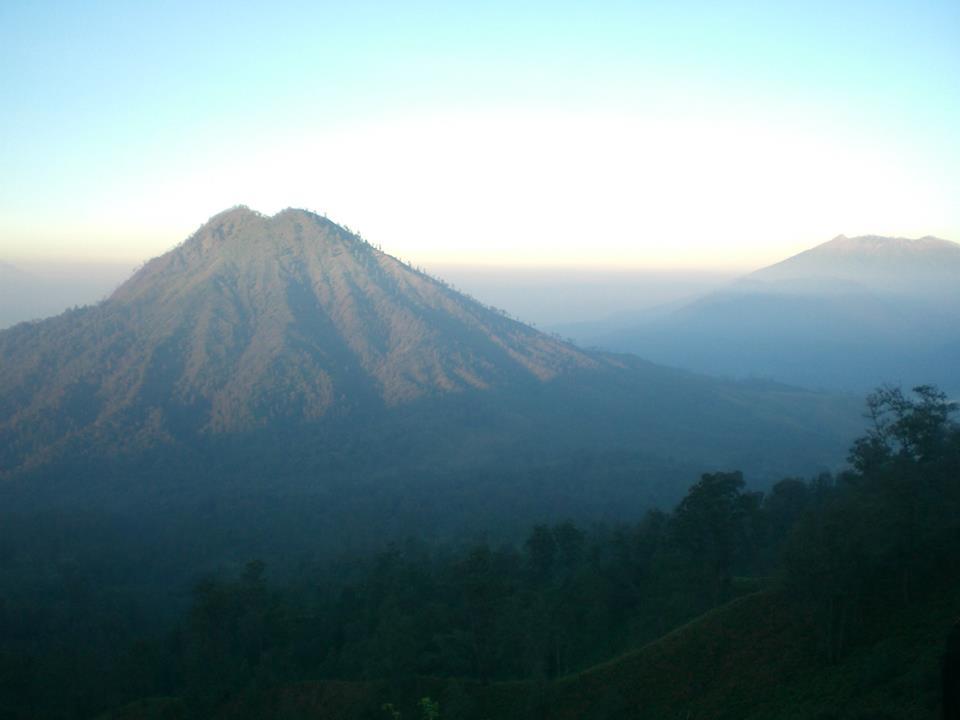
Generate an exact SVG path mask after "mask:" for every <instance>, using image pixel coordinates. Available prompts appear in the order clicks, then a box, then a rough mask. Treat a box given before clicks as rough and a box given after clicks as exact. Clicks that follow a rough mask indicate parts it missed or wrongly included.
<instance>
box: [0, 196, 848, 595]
mask: <svg viewBox="0 0 960 720" xmlns="http://www.w3.org/2000/svg"><path fill="white" fill-rule="evenodd" d="M0 363H2V365H0V367H2V369H3V372H2V374H0V519H2V520H3V521H4V522H6V523H7V524H8V525H10V526H13V525H14V524H15V526H16V527H20V528H32V527H36V528H44V527H54V528H56V527H60V524H59V521H58V520H57V518H59V517H60V516H61V515H62V514H69V515H70V516H71V517H72V518H74V520H73V521H72V522H71V524H70V528H71V530H70V532H75V533H76V535H77V536H78V537H85V536H87V535H89V534H91V533H92V534H95V535H96V536H105V537H112V538H118V537H121V538H122V537H126V536H127V533H128V532H129V528H130V527H131V524H134V525H136V526H137V527H138V528H140V529H141V530H142V531H143V533H144V535H143V537H142V538H141V537H139V536H138V538H137V539H136V541H135V542H131V541H130V540H127V541H124V542H126V543H127V544H128V546H129V547H130V551H131V552H134V549H135V548H136V549H137V550H136V552H139V553H141V554H144V555H149V556H151V557H157V558H161V559H160V560H158V563H159V564H158V566H157V567H155V568H153V569H150V568H148V567H146V566H145V567H144V568H143V572H149V573H152V575H151V579H150V580H149V582H155V581H156V580H155V578H156V577H159V576H162V577H163V578H164V584H165V585H167V586H172V585H173V583H171V581H170V578H171V577H174V576H175V577H177V578H181V579H182V578H185V577H190V576H191V573H194V572H199V571H200V570H203V569H213V568H216V567H222V566H224V565H228V564H230V563H232V562H245V561H246V560H248V559H249V558H250V557H263V558H265V559H267V558H270V559H272V560H273V561H274V563H275V564H280V565H282V564H283V563H288V564H289V563H293V562H295V561H296V558H298V557H300V554H302V553H304V552H309V553H316V554H320V555H323V554H330V553H335V552H341V551H343V552H351V553H354V552H357V551H358V550H359V549H376V548H379V547H380V546H381V545H382V543H383V542H385V541H386V540H388V539H393V538H398V537H399V538H402V537H406V536H408V535H410V534H419V535H428V536H434V537H447V538H450V537H463V536H464V535H465V534H470V533H488V532H490V533H495V536H496V537H501V538H508V537H513V536H514V534H516V533H520V532H524V531H525V530H526V528H527V527H528V526H529V524H530V523H531V522H537V521H542V520H546V519H550V520H553V519H555V518H563V517H570V518H573V519H579V520H582V521H584V522H592V521H596V520H617V519H622V518H626V517H636V516H637V514H638V513H642V512H643V511H644V510H646V509H648V508H650V507H652V506H665V505H669V504H672V503H673V502H676V501H677V500H678V499H679V497H680V496H681V495H682V493H683V492H684V490H685V489H686V488H687V487H688V486H689V484H690V483H691V482H692V481H693V480H695V479H696V478H697V477H698V475H699V473H702V472H708V471H714V470H717V469H734V468H737V469H742V470H743V471H744V472H745V474H746V476H747V477H748V478H749V479H751V481H753V482H755V483H757V484H759V485H763V484H765V483H768V482H770V481H773V480H777V479H780V478H781V477H783V476H785V475H796V474H809V473H815V472H819V471H821V470H824V469H828V468H833V467H836V466H837V465H838V464H840V463H841V462H842V460H843V458H844V452H845V448H846V447H847V446H848V445H849V442H850V440H851V438H853V437H855V436H856V435H857V434H859V432H860V429H861V426H862V419H861V407H862V404H861V401H860V400H859V399H858V398H847V397H834V396H830V395H826V394H820V393H811V392H807V391H799V390H796V389H793V388H789V387H783V386H777V385H770V384H764V383H740V382H727V381H719V380H715V379H711V378H708V377H705V376H698V375H693V374H690V373H687V372H683V371H679V370H673V369H670V368H665V367H661V366H657V365H654V364H652V363H649V362H646V361H643V360H641V359H639V358H637V357H630V356H625V355H610V354H603V353H594V352H586V351H583V350H579V349H577V348H576V347H574V346H572V345H569V344H567V343H564V342H561V341H559V340H556V339H554V338H552V337H549V336H547V335H544V334H543V333H540V332H537V331H536V330H534V329H532V328H530V327H528V326H525V325H523V324H521V323H518V322H516V321H513V320H511V319H509V318H507V317H504V316H503V315H502V314H500V313H498V312H496V311H493V310H491V309H489V308H486V307H484V306H482V305H480V304H479V303H476V302H474V301H473V300H471V299H469V298H467V297H465V296H463V295H460V294H458V293H456V292H454V291H452V290H451V289H449V288H448V287H446V286H445V285H444V284H443V283H442V282H440V281H438V280H434V279H432V278H430V277H428V276H426V275H424V274H422V273H419V272H417V271H416V270H413V269H411V268H410V267H408V266H406V265H404V264H403V263H401V262H399V261H398V260H396V259H395V258H392V257H390V256H389V255H386V254H384V253H382V252H380V251H378V250H376V249H375V248H373V247H371V246H370V245H368V244H367V243H365V242H364V241H362V240H361V239H359V238H358V237H356V236H355V235H353V234H351V233H349V232H348V231H346V230H345V229H343V228H341V227H339V226H337V225H335V224H334V223H332V222H330V221H328V220H326V219H325V218H322V217H319V216H316V215H313V214H310V213H307V212H304V211H300V210H288V211H284V212H281V213H279V214H277V215H275V216H273V217H264V216H261V215H259V214H257V213H255V212H253V211H250V210H247V209H245V208H236V209H234V210H230V211H228V212H225V213H222V214H220V215H218V216H216V217H214V218H213V219H212V220H211V221H210V222H209V223H207V224H206V225H204V226H203V227H202V228H200V230H199V231H198V232H197V233H195V234H194V235H193V236H192V237H191V238H190V239H188V240H187V241H186V242H184V243H183V244H182V245H181V246H179V247H178V248H176V249H174V250H173V251H171V252H170V253H167V254H166V255H164V256H162V257H160V258H157V259H156V260H153V261H151V262H150V263H148V264H147V265H146V266H144V267H143V268H142V270H141V271H140V272H139V273H137V274H136V275H135V276H134V277H133V278H131V279H130V281H129V282H127V283H126V284H124V285H123V286H122V287H121V288H119V289H118V290H117V291H116V293H114V295H113V296H112V297H111V298H109V299H108V300H106V301H105V302H103V303H101V304H99V305H97V306H94V307H88V308H83V309H80V310H75V311H70V312H68V313H65V314H63V315H61V316H58V317H55V318H51V319H49V320H45V321H41V322H36V323H28V324H23V325H19V326H17V327H14V328H11V329H9V330H7V331H4V332H0ZM32 532H33V531H32V530H23V532H20V533H19V534H16V533H14V534H15V535H16V537H15V538H13V539H12V541H11V542H14V543H16V544H17V545H18V546H19V545H22V546H23V551H24V555H23V557H25V558H27V557H29V558H30V561H29V562H27V563H26V564H25V565H24V568H25V569H24V572H30V569H29V568H30V567H31V566H32V564H34V560H35V558H36V557H37V553H38V552H41V551H40V550H38V548H41V547H43V548H47V549H48V550H49V554H50V555H51V557H55V558H59V554H60V553H62V551H63V550H62V549H63V548H64V547H65V546H64V545H63V544H62V542H61V540H62V538H60V537H59V536H58V539H57V541H56V542H52V541H51V542H49V543H47V541H46V540H44V539H43V538H41V537H39V535H38V536H37V537H34V538H33V540H32V541H31V540H29V538H30V537H32V535H31V533H32ZM41 532H43V531H41V530H37V533H41ZM58 532H59V531H58ZM64 532H66V531H64ZM318 533H319V534H318ZM68 534H69V533H68ZM112 542H115V541H112ZM185 543H186V544H185ZM68 544H69V543H68ZM82 546H87V544H82ZM197 547H202V548H203V552H202V553H199V552H196V551H195V548H197ZM42 552H46V550H44V551H42ZM88 560H89V562H96V559H95V558H89V559H88ZM160 567H162V572H161V571H160V569H159V568H160ZM138 572H139V569H138ZM157 573H159V575H157ZM183 581H184V582H185V581H186V580H183ZM144 582H145V583H146V582H148V581H147V580H144Z"/></svg>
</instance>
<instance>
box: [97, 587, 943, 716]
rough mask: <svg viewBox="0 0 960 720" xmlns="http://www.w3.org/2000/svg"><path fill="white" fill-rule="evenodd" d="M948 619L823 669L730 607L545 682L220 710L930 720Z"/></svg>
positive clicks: (774, 615)
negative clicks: (426, 705) (424, 709)
mask: <svg viewBox="0 0 960 720" xmlns="http://www.w3.org/2000/svg"><path fill="white" fill-rule="evenodd" d="M958 614H960V592H957V591H955V590H954V591H951V592H946V593H941V594H936V595H933V596H931V597H930V598H929V599H927V600H925V601H922V602H920V603H918V604H916V605H915V606H913V607H911V608H909V609H908V610H906V611H902V612H899V613H897V614H895V615H888V616H884V617H881V618H878V619H876V620H875V622H874V623H873V625H872V627H870V628H867V629H866V630H865V633H866V634H867V635H869V636H876V637H879V638H881V639H879V640H876V641H867V642H865V643H862V644H860V645H858V646H857V647H855V648H854V649H853V650H852V651H851V652H850V653H848V654H847V655H846V656H845V657H844V658H843V659H842V660H841V661H840V662H838V663H837V664H835V665H831V666H825V665H824V664H823V662H822V657H821V656H820V655H819V653H818V650H817V647H816V641H815V640H814V637H815V632H814V627H813V623H812V620H811V618H810V617H809V616H808V615H806V614H805V613H803V612H802V611H801V610H799V609H798V608H797V607H796V606H794V605H793V604H792V603H790V602H789V601H788V600H787V599H786V598H784V597H783V596H782V595H779V594H778V593H775V592H771V591H763V592H758V593H754V594H751V595H747V596H744V597H741V598H738V599H736V600H734V601H732V602H730V603H729V604H727V605H725V606H724V607H721V608H718V609H716V610H714V611H711V612H709V613H707V614H705V615H703V616H702V617H700V618H698V619H696V620H695V621H693V622H691V623H689V624H687V625H685V626H683V627H681V628H679V629H677V630H675V631H673V632H671V633H669V634H667V635H666V636H664V637H662V638H660V639H659V640H657V641H655V642H652V643H649V644H648V645H646V646H644V647H642V648H639V649H637V650H635V651H632V652H629V653H626V654H624V655H623V656H621V657H618V658H616V659H613V660H610V661H609V662H606V663H603V664H601V665H597V666H595V667H593V668H590V669H589V670H586V671H584V672H581V673H578V674H575V675H570V676H567V677H564V678H561V679H559V680H557V681H556V682H553V683H547V682H540V683H536V682H533V683H529V682H524V683H521V682H513V683H492V684H489V685H482V684H480V683H476V682H461V681H450V680H440V679H431V678H409V679H407V680H400V681H396V682H393V683H387V682H371V683H350V682H335V681H330V682H305V683H302V684H298V685H293V686H287V687H284V688H282V689H269V690H266V689H265V690H260V691H258V690H255V689H251V690H250V691H249V693H248V694H247V695H246V696H245V697H242V698H235V699H234V700H233V701H232V702H230V703H228V704H227V705H226V706H225V707H224V709H223V711H222V713H221V717H223V718H229V719H231V720H232V719H234V718H246V717H278V718H290V719H293V718H303V719H306V718H324V719H325V720H328V719H329V720H333V719H337V720H339V719H341V718H342V719H343V720H361V719H366V718H378V717H380V718H388V717H389V715H388V713H387V712H386V711H384V710H383V705H384V704H385V703H388V702H391V703H393V704H394V705H395V706H396V707H397V708H398V710H399V711H400V712H401V714H402V716H403V717H405V718H418V717H420V714H421V713H420V711H419V709H418V707H417V702H418V700H419V698H422V697H431V698H434V699H436V700H438V701H439V703H440V717H441V718H443V720H470V719H471V718H477V719H479V718H489V719H490V720H513V719H514V718H516V719H517V720H520V719H521V718H524V719H525V718H543V719H545V720H546V719H549V720H581V719H587V718H596V719H598V720H602V719H605V718H644V720H659V719H662V720H674V719H678V720H680V719H682V720H695V719H697V718H702V719H706V718H710V719H719V718H730V719H733V718H737V719H738V720H749V719H755V720H761V719H762V720H794V719H797V720H799V719H801V718H803V719H808V718H821V719H822V720H828V719H830V720H847V719H851V720H853V719H857V720H866V719H867V718H876V719H880V718H903V719H914V718H916V719H917V720H920V719H924V720H932V718H934V717H937V707H938V703H939V698H940V687H939V659H940V654H941V653H942V651H943V643H944V639H945V637H946V635H947V632H948V630H949V627H950V625H951V623H952V622H953V620H954V618H955V617H956V616H957V615H958ZM187 717H189V714H188V713H187V712H186V710H185V709H184V706H183V704H181V702H180V701H179V700H176V699H154V700H150V701H144V702H140V703H135V704H133V705H130V706H127V707H126V708H123V709H122V710H120V711H118V712H115V713H113V714H110V715H107V716H105V719H109V720H139V719H141V718H142V719H147V718H165V719H166V718H168V719H169V720H180V719H181V718H187Z"/></svg>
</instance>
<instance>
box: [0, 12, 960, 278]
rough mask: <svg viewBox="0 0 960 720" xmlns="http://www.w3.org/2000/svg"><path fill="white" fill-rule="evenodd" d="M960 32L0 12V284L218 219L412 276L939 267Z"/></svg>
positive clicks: (142, 252)
mask: <svg viewBox="0 0 960 720" xmlns="http://www.w3.org/2000/svg"><path fill="white" fill-rule="evenodd" d="M957 128H960V3H958V2H956V0H949V1H944V2H923V1H922V0H911V1H910V2H883V1H882V0H873V1H871V2H856V1H851V2H837V1H836V0H832V1H831V2H818V1H816V0H807V1H805V2H796V3H794V2H789V1H787V2H774V3H771V2H742V3H737V2H722V1H717V0H715V1H713V2H682V1H678V2H658V3H645V2H636V1H635V2H622V3H621V2H591V3H586V2H583V3H564V2H559V1H558V0H551V2H527V3H518V2H516V1H515V0H513V1H511V2H498V1H497V0H493V1H491V2H484V3H475V4H469V3H451V2H418V1H417V0H405V1H404V2H364V1H363V0H359V1H356V2H349V3H345V2H336V3H327V2H310V3H302V4H298V3H285V2H276V3H271V4H269V5H268V4H263V3H257V4H245V3H242V2H230V3H197V2H177V1H176V0H168V1H167V2H163V3H150V2H142V3H139V2H138V3H129V2H116V3H114V2H67V1H65V2H43V1H39V0H38V1H36V2H29V3H14V2H6V3H0V167H2V168H3V173H2V174H0V259H5V260H8V261H11V262H17V261H20V262H27V261H37V260H42V259H56V260H68V261H77V262H79V261H90V262H92V261H97V262H101V261H108V260H109V261H117V262H139V261H142V260H145V259H147V258H149V257H152V256H155V255H158V254H161V253H162V252H165V251H166V250H168V249H170V248H171V247H172V246H174V245H175V244H176V243H178V242H180V241H182V240H183V239H185V238H186V237H187V236H188V235H189V234H191V233H192V232H193V231H194V230H195V229H196V228H197V227H199V226H200V225H201V224H202V223H203V222H205V221H206V219H207V218H209V217H211V216H212V215H214V214H216V213H218V212H219V211H221V210H223V209H225V208H227V207H230V206H233V205H237V204H245V205H248V206H250V207H252V208H254V209H256V210H259V211H261V212H265V213H268V214H271V213H274V212H277V211H278V210H280V209H282V208H284V207H289V206H293V207H305V208H307V209H312V210H317V211H320V212H323V213H325V214H326V215H328V216H329V217H330V218H331V219H333V220H335V221H337V222H340V223H342V224H345V225H347V226H349V227H350V228H352V229H353V230H356V231H359V232H361V233H362V234H363V236H364V237H365V238H367V239H368V240H370V241H372V242H374V243H377V244H379V245H381V246H382V247H383V249H384V250H386V251H387V252H390V253H391V254H393V255H396V256H399V257H401V258H404V259H407V260H411V261H414V262H417V263H424V264H431V263H432V264H437V263H445V264H458V263H459V264H472V265H488V266H494V267H496V266H501V265H513V266H559V267H581V268H583V267H586V268H686V269H721V270H731V269H752V268H756V267H760V266H763V265H766V264H769V263H771V262H775V261H777V260H779V259H782V258H783V257H786V256H788V255H791V254H793V253H796V252H799V251H801V250H803V249H805V248H808V247H810V246H813V245H816V244H818V243H821V242H825V241H827V240H829V239H830V238H832V237H834V236H835V235H838V234H846V235H848V236H852V235H858V234H868V233H872V234H883V235H901V236H908V237H919V236H922V235H937V236H940V237H945V238H947V239H951V240H958V241H960V202H958V201H957V198H958V197H960V179H958V169H960V133H958V132H957Z"/></svg>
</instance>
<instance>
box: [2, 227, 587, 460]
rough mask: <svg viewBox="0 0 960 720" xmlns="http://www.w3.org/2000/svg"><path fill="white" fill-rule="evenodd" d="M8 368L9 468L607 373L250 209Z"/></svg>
mask: <svg viewBox="0 0 960 720" xmlns="http://www.w3.org/2000/svg"><path fill="white" fill-rule="evenodd" d="M0 359H2V362H3V366H4V376H3V380H2V382H0V433H3V434H4V435H0V437H4V436H5V437H6V438H8V442H11V444H12V445H14V446H20V447H23V451H22V452H21V453H16V451H14V453H7V454H5V457H3V458H2V459H0V462H2V466H5V467H6V468H7V469H10V467H11V466H16V465H17V464H18V462H20V461H22V460H23V458H24V455H25V454H26V453H29V451H30V450H31V448H32V447H35V446H37V445H44V446H50V445H52V444H55V443H57V442H58V441H60V440H62V439H63V438H65V437H67V436H69V435H71V434H74V433H78V432H79V433H84V434H88V435H89V434H91V433H92V434H93V435H99V436H102V435H103V434H104V433H106V432H109V431H110V430H112V429H116V428H123V429H124V432H125V433H129V431H130V429H131V428H136V429H138V430H142V431H143V432H144V433H146V434H147V435H149V436H151V437H155V438H165V437H168V436H170V435H178V434H183V433H185V432H186V433H195V432H201V433H220V432H228V431H239V430H248V429H250V428H253V427H256V426H266V425H268V424H269V423H271V422H279V421H294V422H300V421H311V420H316V419H318V418H321V417H323V416H324V415H326V414H328V413H331V412H335V411H346V410H348V409H349V408H351V407H356V406H364V405H365V406H368V407H369V406H379V405H385V406H390V405H395V404H398V403H402V402H407V401H410V400H413V399H416V398H419V397H423V396H425V395H431V394H437V393H446V392H454V391H459V390H464V389H471V388H473V389H476V388H490V387H492V386H496V385H498V384H503V383H504V382H506V381H508V380H510V379H511V378H512V377H515V376H521V377H522V376H530V377H534V378H537V379H540V380H545V379H549V378H552V377H555V376H556V375H558V374H559V373H562V372H567V371H569V370H572V369H575V368H592V367H596V366H598V365H599V361H598V360H597V359H596V358H593V357H589V356H588V355H586V354H585V353H583V352H580V351H578V350H576V349H574V348H572V347H571V346H568V345H565V344H562V343H560V342H557V341H555V340H553V339H552V338H549V337H547V336H545V335H543V334H541V333H538V332H536V331H534V330H532V329H531V328H528V327H527V326H524V325H522V324H520V323H517V322H515V321H512V320H510V319H508V318H505V317H503V316H501V315H499V314H497V313H495V312H494V311H491V310H490V309H488V308H486V307H483V306H481V305H479V304H478V303H476V302H473V301H471V300H469V299H467V298H465V297H463V296H461V295H459V294H457V293H455V292H453V291H451V290H449V289H448V288H446V287H445V286H443V285H442V284H441V283H439V282H437V281H435V280H433V279H431V278H429V277H427V276H425V275H423V274H421V273H419V272H416V271H414V270H412V269H411V268H409V267H407V266H405V265H403V264H402V263H400V262H399V261H397V260H396V259H395V258H392V257H390V256H389V255H386V254H384V253H381V252H379V251H377V250H375V249H374V248H372V247H371V246H370V245H368V244H367V243H365V242H363V241H362V240H360V239H359V238H357V237H356V236H354V235H351V234H350V233H348V232H346V231H344V230H343V229H342V228H340V227H339V226H337V225H335V224H334V223H331V222H330V221H328V220H326V219H325V218H321V217H319V216H316V215H312V214H310V213H307V212H304V211H298V210H287V211H284V212H282V213H279V214H278V215H276V216H274V217H272V218H267V217H263V216H261V215H259V214H257V213H255V212H253V211H251V210H248V209H246V208H235V209H233V210H231V211H227V212H225V213H222V214H220V215H218V216H216V217H214V218H213V219H212V220H211V221H210V222H209V223H207V224H206V225H205V226H204V227H202V228H201V229H200V230H199V231H198V232H197V233H196V234H195V235H194V236H193V237H191V238H190V239H189V240H187V241H186V242H185V243H184V244H183V245H181V246H180V247H178V248H176V249H175V250H173V251H171V252H169V253H167V254H166V255H164V256H162V257H160V258H156V259H154V260H152V261H151V262H149V263H148V264H147V265H146V266H145V267H144V268H143V269H141V270H140V271H139V272H138V273H137V274H136V275H135V276H134V277H133V278H131V279H130V280H129V281H128V282H127V283H125V284H124V285H123V286H121V287H120V288H119V289H118V290H117V291H116V292H115V293H114V294H113V296H112V297H111V298H110V299H109V300H108V301H106V302H104V303H101V304H100V305H98V306H95V307H90V308H85V309H82V310H79V311H76V312H70V313H67V314H64V315H61V316H59V317H57V318H53V319H51V320H48V321H45V322H44V323H38V324H33V325H28V326H21V327H18V328H14V329H12V330H10V331H7V332H5V333H0ZM24 426H29V427H30V428H31V429H32V432H33V437H32V438H30V439H29V440H24V439H23V436H22V434H20V433H18V430H17V429H18V428H22V427H24ZM144 439H147V438H144ZM24 445H26V446H25V447H24Z"/></svg>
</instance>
